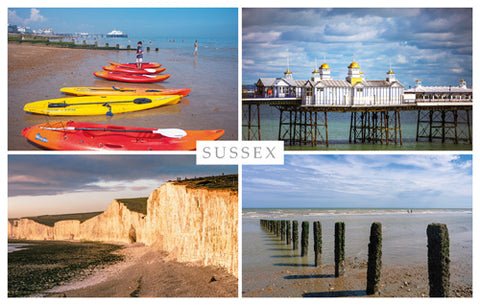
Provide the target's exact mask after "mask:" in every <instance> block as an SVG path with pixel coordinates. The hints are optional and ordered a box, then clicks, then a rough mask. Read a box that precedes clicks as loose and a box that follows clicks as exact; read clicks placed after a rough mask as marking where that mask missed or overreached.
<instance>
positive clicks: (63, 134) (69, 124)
mask: <svg viewBox="0 0 480 305" xmlns="http://www.w3.org/2000/svg"><path fill="white" fill-rule="evenodd" d="M223 134H224V131H223V130H222V129H214V130H182V129H177V128H165V129H162V128H160V129H153V128H139V127H126V126H115V125H106V124H96V123H84V122H73V121H61V122H52V123H46V124H41V125H35V126H31V127H27V128H25V129H24V130H23V131H22V135H23V136H24V137H26V138H27V139H28V140H30V141H31V142H33V143H35V144H37V145H39V146H42V147H45V148H48V149H54V150H96V151H98V150H109V151H115V150H117V151H124V150H143V151H149V150H195V149H196V147H197V141H214V140H217V139H219V138H220V137H221V136H222V135H223Z"/></svg>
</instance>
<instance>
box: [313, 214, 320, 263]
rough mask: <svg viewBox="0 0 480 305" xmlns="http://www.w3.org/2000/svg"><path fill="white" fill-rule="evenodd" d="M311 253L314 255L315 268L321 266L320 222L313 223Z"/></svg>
mask: <svg viewBox="0 0 480 305" xmlns="http://www.w3.org/2000/svg"><path fill="white" fill-rule="evenodd" d="M313 251H314V253H315V267H319V266H321V265H322V225H321V224H320V221H314V222H313Z"/></svg>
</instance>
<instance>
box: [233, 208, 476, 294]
mask: <svg viewBox="0 0 480 305" xmlns="http://www.w3.org/2000/svg"><path fill="white" fill-rule="evenodd" d="M330 212H332V211H330V210H322V209H311V210H310V209H306V210H302V209H298V210H296V209H288V210H287V209H285V210H282V209H271V210H270V209H258V210H255V209H251V210H248V209H247V210H244V214H243V215H244V216H243V223H242V231H243V232H242V234H243V237H242V240H243V248H242V249H243V253H242V268H243V269H242V296H243V297H364V296H366V285H367V259H368V243H369V232H370V231H369V230H370V224H371V223H372V222H373V221H378V222H381V223H382V226H383V242H382V270H381V277H380V287H379V291H380V296H382V297H428V296H429V286H428V267H427V240H426V234H425V228H426V227H427V225H428V224H429V223H432V222H434V221H441V222H442V223H446V224H448V228H449V234H450V260H451V262H450V296H451V297H471V296H472V279H473V274H472V273H473V269H472V231H471V221H472V220H471V211H468V210H465V211H463V210H459V211H456V212H455V211H447V210H445V211H439V210H421V211H420V210H416V211H415V213H414V214H413V215H411V214H407V213H401V210H383V211H382V210H371V211H370V210H363V209H358V210H355V209H347V210H340V211H335V213H330ZM273 215H275V217H276V218H275V219H283V218H282V217H294V218H297V219H298V220H299V222H300V223H301V221H303V220H307V221H310V223H313V221H314V220H320V221H321V224H322V256H321V257H322V258H321V262H322V266H321V267H315V261H314V251H313V246H314V242H313V232H312V230H310V236H309V242H308V252H307V255H306V256H304V257H302V256H301V252H300V249H297V250H292V245H291V244H290V245H286V242H285V241H284V240H280V237H278V236H275V234H273V233H269V232H267V231H263V230H262V229H261V228H260V225H259V224H258V219H257V217H272V216H273ZM267 219H268V218H267ZM339 219H341V220H342V221H344V222H345V226H346V238H345V253H346V254H345V275H344V276H343V277H338V278H336V277H335V263H334V238H333V237H334V223H335V222H336V221H338V220H339ZM300 229H301V228H299V235H300ZM311 229H312V228H311Z"/></svg>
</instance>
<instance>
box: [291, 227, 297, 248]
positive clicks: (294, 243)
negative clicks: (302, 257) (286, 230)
mask: <svg viewBox="0 0 480 305" xmlns="http://www.w3.org/2000/svg"><path fill="white" fill-rule="evenodd" d="M292 244H293V247H292V249H293V250H297V249H298V221H297V220H294V221H292Z"/></svg>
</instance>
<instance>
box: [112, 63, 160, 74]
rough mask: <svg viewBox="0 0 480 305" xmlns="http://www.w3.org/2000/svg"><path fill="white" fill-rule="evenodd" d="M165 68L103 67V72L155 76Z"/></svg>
mask: <svg viewBox="0 0 480 305" xmlns="http://www.w3.org/2000/svg"><path fill="white" fill-rule="evenodd" d="M166 69H167V68H165V67H163V68H144V69H137V68H130V67H126V66H113V65H111V66H105V67H103V70H105V71H113V72H120V73H128V74H157V73H161V72H163V71H165V70H166Z"/></svg>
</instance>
